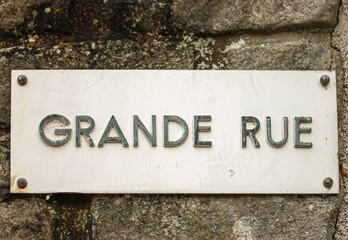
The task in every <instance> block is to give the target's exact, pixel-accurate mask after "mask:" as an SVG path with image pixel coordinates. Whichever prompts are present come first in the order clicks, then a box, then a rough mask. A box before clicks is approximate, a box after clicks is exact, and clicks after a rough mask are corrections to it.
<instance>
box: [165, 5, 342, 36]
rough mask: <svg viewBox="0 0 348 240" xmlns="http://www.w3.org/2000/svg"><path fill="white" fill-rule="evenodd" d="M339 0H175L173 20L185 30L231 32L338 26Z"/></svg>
mask: <svg viewBox="0 0 348 240" xmlns="http://www.w3.org/2000/svg"><path fill="white" fill-rule="evenodd" d="M338 4H339V0H317V1H311V0H295V1H286V0H279V1H275V0H263V1H258V0H252V1H244V0H220V1H218V0H215V1H210V0H203V1H202V0H174V1H173V6H172V9H173V12H172V15H173V19H174V20H173V21H174V24H175V25H176V26H177V27H178V28H179V29H182V30H186V31H193V32H197V33H227V32H231V31H237V30H251V31H252V30H265V29H269V30H274V29H279V28H294V27H298V28H308V27H309V28H313V27H320V28H322V27H334V26H335V24H336V21H337V9H338Z"/></svg>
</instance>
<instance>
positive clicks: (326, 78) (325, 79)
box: [320, 75, 330, 87]
mask: <svg viewBox="0 0 348 240" xmlns="http://www.w3.org/2000/svg"><path fill="white" fill-rule="evenodd" d="M320 82H321V85H323V86H324V87H325V86H327V85H328V84H329V82H330V77H329V76H328V75H323V76H321V78H320Z"/></svg>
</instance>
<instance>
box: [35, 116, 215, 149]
mask: <svg viewBox="0 0 348 240" xmlns="http://www.w3.org/2000/svg"><path fill="white" fill-rule="evenodd" d="M53 120H58V121H60V122H61V123H63V124H64V125H66V126H67V125H69V124H70V122H69V120H68V119H67V118H66V117H64V116H62V115H59V114H50V115H48V116H47V117H45V118H44V119H43V120H42V121H41V123H40V127H39V132H40V136H41V139H42V140H43V141H44V142H45V143H47V144H48V145H51V146H54V147H58V146H61V145H63V144H65V143H67V142H68V141H69V140H70V137H71V132H72V130H71V129H55V134H56V135H65V137H64V138H63V139H60V140H51V139H49V138H48V137H47V136H46V135H45V133H44V128H45V126H46V125H47V124H48V123H49V122H51V121H53ZM210 121H211V116H194V120H193V131H194V140H193V141H194V146H195V147H211V146H212V142H211V141H200V140H199V132H210V131H211V127H210V126H200V125H199V123H200V122H210ZM81 122H88V123H89V127H87V128H81ZM163 122H164V146H165V147H175V146H179V145H181V144H183V143H184V142H185V141H186V139H187V136H188V131H189V130H188V126H187V123H186V122H185V121H184V120H183V119H182V118H181V117H179V116H173V115H165V116H163ZM169 122H176V123H178V124H180V125H181V127H182V128H183V134H182V136H181V137H180V138H179V139H177V140H175V141H170V140H169V128H168V124H169ZM94 126H95V123H94V120H93V118H91V117H90V116H86V115H84V116H81V115H80V116H76V146H77V147H80V146H81V135H83V136H84V137H85V138H86V140H87V142H88V144H89V145H90V146H91V147H94V141H93V139H92V138H91V136H90V133H91V132H92V131H93V129H94ZM112 128H114V129H115V130H116V133H117V134H118V136H117V137H111V136H109V134H110V131H111V129H112ZM138 129H140V130H141V131H142V132H143V133H144V135H145V136H146V138H147V140H148V141H149V142H150V144H151V145H152V146H153V147H156V146H157V137H156V135H157V132H156V115H152V133H150V132H149V131H148V129H147V128H146V127H145V126H144V124H143V123H142V121H141V120H140V119H139V117H138V116H137V115H134V116H133V135H134V144H133V146H134V147H138ZM104 143H122V144H123V146H124V147H128V146H129V144H128V141H127V139H126V137H125V136H124V134H123V132H122V130H121V128H120V126H119V125H118V123H117V121H116V118H115V117H114V116H113V115H112V117H111V119H110V121H109V123H108V125H107V126H106V128H105V131H104V133H103V135H102V137H101V138H100V141H99V143H98V147H103V145H104Z"/></svg>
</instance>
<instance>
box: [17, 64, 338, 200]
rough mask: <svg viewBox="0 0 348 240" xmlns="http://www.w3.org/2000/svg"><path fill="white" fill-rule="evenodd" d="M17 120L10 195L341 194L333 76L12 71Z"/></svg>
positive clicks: (313, 73) (307, 73) (318, 73)
mask: <svg viewBox="0 0 348 240" xmlns="http://www.w3.org/2000/svg"><path fill="white" fill-rule="evenodd" d="M20 75H25V76H26V77H27V82H26V84H24V85H20V84H19V83H18V80H17V79H18V77H19V76H20ZM323 75H327V76H329V78H330V82H329V84H328V85H326V86H323V85H322V84H321V82H320V78H321V77H322V76H323ZM22 79H23V78H22ZM11 111H12V113H11V192H12V193H53V192H80V193H243V194H244V193H321V194H322V193H338V191H339V178H338V157H337V151H338V150H337V149H338V143H337V104H336V77H335V73H334V72H327V71H326V72H324V71H192V70H14V71H12V103H11ZM329 178H330V179H331V180H332V185H331V184H330V181H331V180H330V181H329V184H327V182H326V183H325V184H323V182H324V179H329ZM23 179H25V180H24V183H23ZM325 181H327V180H325ZM324 185H326V186H324Z"/></svg>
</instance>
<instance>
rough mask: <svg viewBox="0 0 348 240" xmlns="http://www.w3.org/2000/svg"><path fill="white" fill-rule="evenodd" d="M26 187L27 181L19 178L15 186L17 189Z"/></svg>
mask: <svg viewBox="0 0 348 240" xmlns="http://www.w3.org/2000/svg"><path fill="white" fill-rule="evenodd" d="M27 185H28V182H27V179H25V178H19V179H18V180H17V186H18V187H19V188H25V187H26V186H27Z"/></svg>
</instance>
